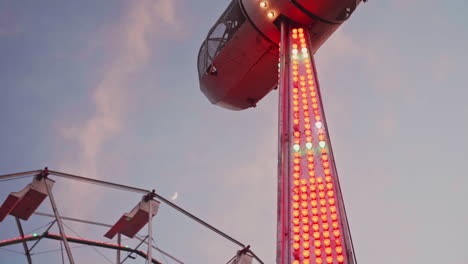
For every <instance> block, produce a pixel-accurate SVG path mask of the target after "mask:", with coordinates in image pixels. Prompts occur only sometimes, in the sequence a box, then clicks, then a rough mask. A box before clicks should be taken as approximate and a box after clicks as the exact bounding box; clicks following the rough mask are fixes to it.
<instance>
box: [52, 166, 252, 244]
mask: <svg viewBox="0 0 468 264" xmlns="http://www.w3.org/2000/svg"><path fill="white" fill-rule="evenodd" d="M49 174H50V175H54V176H58V177H63V178H67V179H71V180H77V181H82V182H87V183H92V184H97V185H101V186H105V187H110V188H114V189H121V190H126V191H131V192H136V193H142V194H148V193H150V192H151V191H149V190H145V189H141V188H135V187H131V186H127V185H122V184H116V183H111V182H106V181H100V180H96V179H90V178H86V177H82V176H78V175H72V174H68V173H63V172H58V171H52V170H49ZM154 197H155V198H156V199H158V200H160V201H161V202H163V203H165V204H167V205H169V206H170V207H172V208H173V209H175V210H177V211H179V212H181V213H182V214H184V215H185V216H188V217H189V218H191V219H192V220H194V221H195V222H197V223H199V224H201V225H203V226H204V227H206V228H208V229H210V230H211V231H213V232H215V233H217V234H218V235H220V236H222V237H224V238H226V239H227V240H229V241H231V242H232V243H234V244H236V245H238V246H240V247H242V248H245V245H244V244H242V243H241V242H239V241H238V240H236V239H234V238H233V237H231V236H229V235H227V234H225V233H224V232H222V231H221V230H219V229H217V228H215V227H214V226H212V225H210V224H208V223H207V222H205V221H203V220H201V219H200V218H198V217H196V216H194V215H193V214H191V213H189V212H187V211H186V210H184V209H182V208H180V207H179V206H177V205H175V204H174V203H172V202H171V201H169V200H167V199H165V198H164V197H162V196H160V195H159V194H157V193H154Z"/></svg>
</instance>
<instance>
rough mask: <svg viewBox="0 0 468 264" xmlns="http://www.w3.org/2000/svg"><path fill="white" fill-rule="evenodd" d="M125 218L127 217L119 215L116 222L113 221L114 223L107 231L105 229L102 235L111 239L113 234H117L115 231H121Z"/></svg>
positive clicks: (125, 221)
mask: <svg viewBox="0 0 468 264" xmlns="http://www.w3.org/2000/svg"><path fill="white" fill-rule="evenodd" d="M126 219H127V217H126V216H125V215H124V216H122V217H120V219H119V220H118V221H117V223H115V225H114V226H112V227H111V229H109V231H107V233H106V234H105V235H104V236H105V237H107V238H109V239H113V238H114V236H115V235H117V233H120V232H121V230H122V228H123V227H124V226H125V224H126V223H127V220H126Z"/></svg>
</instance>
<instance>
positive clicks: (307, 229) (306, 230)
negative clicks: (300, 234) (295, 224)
mask: <svg viewBox="0 0 468 264" xmlns="http://www.w3.org/2000/svg"><path fill="white" fill-rule="evenodd" d="M302 230H303V231H304V232H306V233H307V232H309V225H303V226H302Z"/></svg>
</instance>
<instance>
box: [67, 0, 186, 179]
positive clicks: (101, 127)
mask: <svg viewBox="0 0 468 264" xmlns="http://www.w3.org/2000/svg"><path fill="white" fill-rule="evenodd" d="M129 3H130V5H129V6H128V10H127V12H126V14H125V16H124V18H123V19H122V21H121V22H120V23H118V24H117V26H115V28H114V29H113V30H110V32H113V34H111V35H110V36H109V38H108V39H107V40H106V42H107V45H106V46H108V47H110V48H111V54H112V55H113V56H112V59H110V60H109V61H108V62H107V63H106V67H105V69H104V70H103V74H102V77H100V80H99V82H98V84H97V85H96V87H95V88H94V89H92V105H93V107H94V109H95V111H94V113H93V114H92V115H91V116H90V117H89V118H88V119H87V120H84V121H81V122H79V123H78V124H77V125H76V124H75V125H73V126H67V125H63V126H61V127H60V130H61V135H62V136H63V137H64V138H66V139H68V140H71V141H73V142H76V143H78V145H79V148H80V155H79V156H78V164H76V159H73V161H65V162H62V163H61V164H62V165H61V166H60V167H63V168H64V169H65V170H66V169H67V168H68V169H69V168H70V166H69V165H73V166H72V168H75V169H76V168H77V170H78V171H79V173H82V174H84V175H86V176H89V177H97V174H98V173H97V171H98V166H97V163H98V160H99V156H100V155H101V154H102V148H103V144H105V143H106V142H108V141H109V140H111V139H112V138H113V137H115V136H116V135H118V134H119V133H121V132H122V131H123V130H125V117H126V115H127V112H128V111H129V110H130V108H131V107H132V105H131V103H129V101H130V100H129V98H131V97H132V89H134V88H133V87H132V85H131V83H132V81H133V80H134V78H135V77H136V76H137V75H138V74H139V73H140V72H141V71H142V70H143V69H144V66H145V65H146V64H147V62H148V60H149V59H150V57H151V56H152V53H153V49H154V47H153V46H152V45H151V43H150V38H151V37H152V36H155V33H156V32H159V31H161V32H162V31H163V30H165V29H167V28H175V29H177V28H178V24H177V21H176V19H175V6H174V5H175V3H176V2H175V1H168V0H139V1H132V2H129Z"/></svg>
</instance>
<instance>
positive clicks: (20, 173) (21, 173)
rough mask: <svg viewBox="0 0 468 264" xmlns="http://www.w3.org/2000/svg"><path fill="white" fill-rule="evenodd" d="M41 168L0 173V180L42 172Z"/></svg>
mask: <svg viewBox="0 0 468 264" xmlns="http://www.w3.org/2000/svg"><path fill="white" fill-rule="evenodd" d="M40 172H41V170H34V171H25V172H18V173H12V174H5V175H0V180H4V179H10V178H16V177H21V176H27V175H31V176H33V175H36V174H38V173H40Z"/></svg>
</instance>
